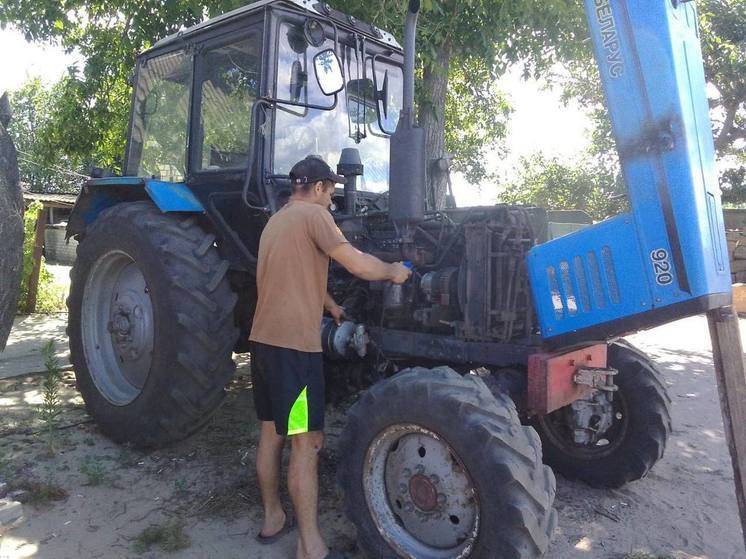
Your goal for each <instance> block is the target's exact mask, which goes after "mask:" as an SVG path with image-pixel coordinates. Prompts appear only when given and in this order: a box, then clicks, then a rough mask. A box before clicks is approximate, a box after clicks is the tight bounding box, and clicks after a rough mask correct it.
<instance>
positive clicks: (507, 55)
mask: <svg viewBox="0 0 746 559" xmlns="http://www.w3.org/2000/svg"><path fill="white" fill-rule="evenodd" d="M243 3H244V2H243V1H240V0H173V1H169V2H146V1H145V0H135V1H128V2H125V1H124V0H112V1H110V0H106V1H104V0H66V1H65V2H60V1H59V0H7V1H6V2H3V3H2V5H0V24H5V23H10V24H13V25H15V26H17V27H18V28H19V29H20V30H22V31H23V32H24V33H25V35H26V38H27V39H28V40H33V41H42V40H44V41H53V42H56V43H58V44H60V45H62V46H63V47H65V48H67V49H71V50H72V49H76V50H77V52H79V53H80V54H81V55H82V56H83V57H84V59H85V64H84V67H83V68H82V69H80V68H71V69H70V72H69V75H68V76H67V77H66V78H65V79H64V80H63V81H62V82H61V83H60V84H59V85H58V86H57V88H58V91H57V93H56V94H55V95H53V98H52V100H51V102H52V106H51V108H50V109H49V114H51V115H52V117H51V118H50V121H49V122H48V123H47V124H46V125H45V126H44V128H43V130H42V134H43V141H42V144H43V146H44V152H45V155H49V159H43V161H55V159H54V156H53V154H57V155H64V156H65V157H68V158H70V163H71V164H73V165H82V164H86V166H90V165H91V164H92V163H96V164H97V165H99V166H106V167H111V168H113V169H114V170H117V171H119V170H121V165H122V159H123V154H124V144H125V137H126V128H127V114H128V112H129V104H130V99H131V87H130V85H129V84H128V78H129V77H130V76H131V74H132V71H133V68H134V62H135V56H136V54H137V53H138V52H141V51H142V50H144V49H146V48H148V47H150V46H151V45H152V44H153V43H154V42H155V41H157V40H159V39H161V38H163V37H165V36H167V35H169V34H172V33H174V32H176V31H178V30H179V29H183V28H184V27H186V26H189V25H193V24H195V23H198V22H200V21H201V20H203V18H205V17H212V16H215V15H218V14H220V13H224V12H226V11H228V10H230V9H233V8H236V7H238V6H239V5H241V4H243ZM333 5H334V7H335V8H338V9H340V10H343V11H345V12H347V13H351V14H353V15H355V16H357V17H359V18H361V19H363V20H366V21H370V22H372V23H375V24H376V25H378V26H379V27H382V28H384V29H387V30H390V31H392V32H394V33H395V34H396V35H399V36H401V30H402V28H403V22H404V15H405V10H406V5H407V3H406V2H403V1H401V0H381V1H378V2H362V1H360V0H338V1H334V2H333ZM585 34H586V31H585V23H584V20H583V15H582V10H581V7H580V4H579V3H578V2H576V1H575V0H553V1H551V2H546V1H544V0H520V1H516V0H489V1H488V0H470V1H468V2H452V1H446V0H427V1H425V2H423V14H422V16H421V18H420V28H419V32H418V51H419V62H420V68H421V69H422V70H421V71H420V75H423V74H424V72H425V71H427V70H430V71H435V70H436V69H437V68H438V67H442V68H445V69H447V70H446V71H447V72H448V76H447V78H448V80H449V85H450V86H451V87H449V90H448V96H447V98H446V94H445V89H444V88H440V89H439V90H438V91H437V92H435V91H427V90H422V88H420V91H419V93H418V99H420V107H421V111H423V113H422V114H421V115H420V116H421V118H422V117H423V114H434V115H440V116H438V117H437V118H436V119H434V120H432V119H431V123H428V126H431V127H433V128H436V129H437V130H434V133H433V134H429V135H428V138H438V137H442V136H443V134H444V133H445V134H446V139H445V141H446V144H445V150H446V151H448V152H450V153H452V154H453V155H454V156H455V161H454V164H455V165H454V166H455V169H456V170H459V171H463V172H464V173H466V175H467V176H468V177H469V178H470V179H472V180H479V179H481V178H483V177H484V176H485V169H484V166H483V165H482V161H481V160H482V156H483V153H484V151H485V149H486V148H488V147H491V146H492V145H493V144H494V142H496V141H498V140H499V139H501V138H503V137H504V133H505V120H506V118H507V105H506V103H505V101H504V99H503V98H502V96H501V95H500V94H499V92H498V91H497V90H496V89H495V87H494V83H495V80H496V78H497V77H498V76H499V75H500V74H501V73H502V72H503V71H504V69H505V68H506V67H507V66H508V65H510V64H513V63H516V62H520V63H522V64H524V66H525V68H526V73H527V74H528V73H534V74H536V73H539V72H541V71H543V70H544V69H546V68H548V67H549V66H550V65H551V64H552V63H554V62H555V61H556V60H557V59H558V58H560V57H562V58H564V57H568V56H571V53H573V52H574V51H575V50H576V49H577V48H578V45H579V44H580V42H579V41H578V40H576V38H583V37H584V36H585ZM428 87H434V86H432V84H428ZM45 114H46V112H45ZM443 115H445V116H443ZM444 130H445V131H447V132H444ZM40 141H41V140H40ZM428 147H429V149H430V150H431V151H432V150H433V149H436V147H435V146H433V144H432V141H431V140H429V141H428ZM440 156H441V153H440V148H438V153H430V157H440ZM76 168H78V167H76Z"/></svg>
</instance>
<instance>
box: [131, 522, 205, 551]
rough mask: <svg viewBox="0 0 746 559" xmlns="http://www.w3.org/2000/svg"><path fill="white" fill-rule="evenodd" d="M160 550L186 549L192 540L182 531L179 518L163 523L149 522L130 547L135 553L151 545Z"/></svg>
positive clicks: (182, 524) (182, 525)
mask: <svg viewBox="0 0 746 559" xmlns="http://www.w3.org/2000/svg"><path fill="white" fill-rule="evenodd" d="M156 545H157V546H158V548H159V549H160V550H161V551H164V552H173V551H178V550H180V549H186V548H187V547H189V546H190V545H192V542H191V541H190V539H189V536H188V535H187V534H186V533H185V532H184V523H183V522H182V521H181V520H178V519H175V520H169V521H167V522H165V523H163V524H151V525H150V526H148V527H147V528H145V529H144V530H143V531H142V532H140V534H139V535H138V536H137V537H136V538H135V540H134V542H133V544H132V549H133V551H134V552H135V553H145V552H146V551H150V548H151V547H153V546H156Z"/></svg>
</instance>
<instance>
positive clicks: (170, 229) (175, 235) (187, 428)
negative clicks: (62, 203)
mask: <svg viewBox="0 0 746 559" xmlns="http://www.w3.org/2000/svg"><path fill="white" fill-rule="evenodd" d="M214 241H215V238H214V236H212V235H208V234H206V233H205V232H204V231H203V230H202V229H201V228H200V227H199V225H197V224H196V222H195V220H194V219H193V218H187V219H183V218H174V217H171V216H168V215H164V214H162V213H161V212H160V211H159V210H158V209H157V208H156V207H155V206H153V204H151V203H150V202H145V201H144V202H132V203H123V204H119V205H116V206H113V207H111V208H108V209H107V210H105V211H103V212H101V215H100V216H99V217H98V218H97V219H96V221H95V222H94V223H93V224H92V225H91V226H90V227H89V228H88V230H87V231H86V233H85V237H84V238H83V239H82V240H81V242H80V244H79V245H78V255H77V260H76V263H75V266H74V267H73V269H72V272H71V288H70V297H69V299H68V307H69V311H70V314H69V325H68V334H69V337H70V350H71V360H72V363H73V366H74V368H75V375H76V378H77V384H78V388H79V389H80V392H81V393H82V395H83V399H84V400H85V404H86V409H87V410H88V413H89V414H90V415H91V416H92V417H93V418H94V419H95V420H96V422H97V423H98V425H99V427H100V429H101V430H102V432H103V433H104V434H106V435H107V436H109V437H110V438H112V439H113V440H115V441H117V442H129V443H132V444H135V445H137V446H160V445H164V444H167V443H170V442H173V441H176V440H179V439H182V438H184V437H187V436H189V435H190V434H192V433H194V432H195V431H197V430H198V429H199V428H200V427H202V426H203V425H204V424H205V423H206V422H207V420H208V419H209V418H210V416H211V414H212V412H214V411H215V410H216V409H217V407H218V405H219V404H220V402H221V401H222V399H223V395H224V391H223V389H224V387H225V385H226V383H227V382H228V381H229V380H230V378H231V376H232V375H233V372H234V370H235V364H234V363H233V360H232V359H231V350H232V348H233V345H234V343H235V341H236V336H237V330H236V328H235V326H234V323H233V307H234V305H235V302H236V299H237V297H236V295H235V294H234V293H233V292H232V291H231V289H230V286H229V285H228V281H227V279H226V277H225V274H226V271H227V269H228V263H227V262H225V261H223V260H222V259H221V258H220V257H219V256H218V253H217V250H216V248H215V246H214Z"/></svg>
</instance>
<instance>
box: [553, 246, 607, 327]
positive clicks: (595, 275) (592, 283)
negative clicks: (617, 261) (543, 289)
mask: <svg viewBox="0 0 746 559" xmlns="http://www.w3.org/2000/svg"><path fill="white" fill-rule="evenodd" d="M599 252H600V257H599V256H598V255H597V253H596V252H595V251H589V252H588V253H586V254H585V256H583V255H576V256H574V257H573V258H572V260H571V261H568V260H561V261H560V262H559V264H558V265H557V266H548V267H547V269H546V272H547V280H548V282H549V291H550V294H551V298H552V308H553V309H554V317H555V319H557V320H561V319H563V318H567V317H573V316H576V315H578V314H579V313H588V312H591V311H593V310H594V309H596V310H600V309H605V308H607V307H610V306H612V305H618V304H619V303H620V296H619V284H618V283H617V275H616V269H615V268H614V257H613V255H612V252H611V248H610V247H608V246H604V247H602V248H601V250H600V251H599ZM570 262H572V265H570Z"/></svg>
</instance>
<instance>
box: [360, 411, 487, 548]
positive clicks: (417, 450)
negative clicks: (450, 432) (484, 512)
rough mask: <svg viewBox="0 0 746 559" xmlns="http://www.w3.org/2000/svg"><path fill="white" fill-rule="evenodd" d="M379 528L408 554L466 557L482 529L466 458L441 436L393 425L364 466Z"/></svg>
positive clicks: (370, 504) (367, 492)
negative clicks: (462, 458)
mask: <svg viewBox="0 0 746 559" xmlns="http://www.w3.org/2000/svg"><path fill="white" fill-rule="evenodd" d="M363 471H364V474H363V485H364V489H365V498H366V500H367V504H368V510H369V511H370V513H371V517H372V519H373V522H374V523H375V524H376V528H377V529H378V532H379V533H380V534H381V535H382V536H383V537H384V538H385V539H386V540H387V542H388V543H389V545H390V546H391V547H392V548H393V549H395V550H396V551H397V552H399V554H400V555H403V556H404V557H417V558H418V559H420V558H421V559H441V558H442V559H445V558H448V559H452V558H460V557H467V556H468V555H469V554H470V553H471V551H472V549H473V547H474V543H475V541H476V538H477V534H478V532H479V520H480V512H479V502H478V498H477V493H476V490H475V488H474V484H473V482H472V480H471V478H470V476H469V473H468V471H467V470H466V468H465V467H464V465H463V462H462V461H461V459H460V458H459V457H458V455H457V454H456V453H455V452H454V450H453V449H452V448H451V447H450V446H449V445H448V443H446V442H445V441H444V440H443V439H442V438H441V437H440V436H438V435H437V434H436V433H433V432H432V431H429V430H427V429H425V428H423V427H420V426H417V425H411V424H398V425H392V426H390V427H388V428H387V429H385V430H384V431H382V432H381V433H380V434H379V435H378V436H377V437H376V438H375V440H374V441H373V442H372V443H371V445H370V447H369V449H368V452H367V454H366V463H365V467H364V469H363Z"/></svg>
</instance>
